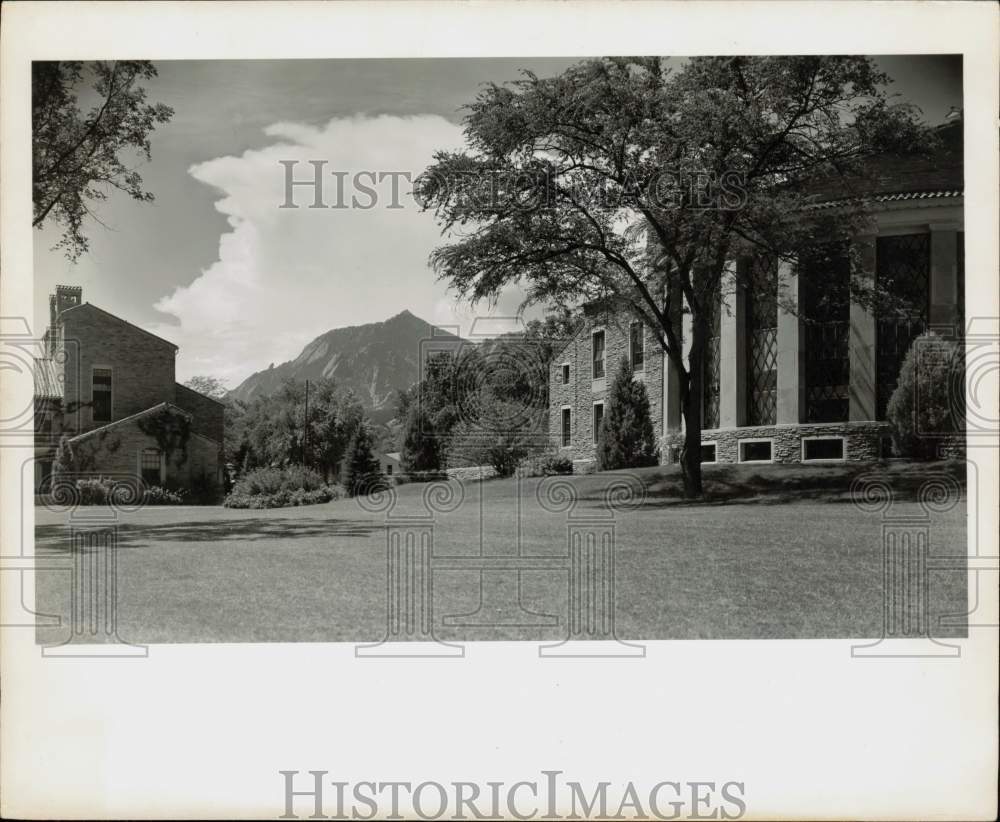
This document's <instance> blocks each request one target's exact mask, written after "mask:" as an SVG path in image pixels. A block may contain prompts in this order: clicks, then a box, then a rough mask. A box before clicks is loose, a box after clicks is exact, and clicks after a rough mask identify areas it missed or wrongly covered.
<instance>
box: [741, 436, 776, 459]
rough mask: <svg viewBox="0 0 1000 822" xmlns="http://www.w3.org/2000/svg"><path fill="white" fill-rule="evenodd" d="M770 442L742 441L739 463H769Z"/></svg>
mask: <svg viewBox="0 0 1000 822" xmlns="http://www.w3.org/2000/svg"><path fill="white" fill-rule="evenodd" d="M771 459H772V457H771V440H743V442H741V443H740V462H771Z"/></svg>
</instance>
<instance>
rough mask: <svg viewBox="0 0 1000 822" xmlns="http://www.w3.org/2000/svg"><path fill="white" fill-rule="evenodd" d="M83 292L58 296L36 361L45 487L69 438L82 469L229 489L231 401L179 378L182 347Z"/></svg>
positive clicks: (38, 475) (41, 485) (39, 481)
mask: <svg viewBox="0 0 1000 822" xmlns="http://www.w3.org/2000/svg"><path fill="white" fill-rule="evenodd" d="M82 296H83V294H82V289H81V288H79V287H76V286H65V285H60V286H57V288H56V293H55V294H52V295H51V296H50V297H49V312H50V325H49V329H48V331H47V332H46V338H45V354H46V356H44V357H41V358H37V359H36V360H35V418H36V423H35V425H36V441H35V485H36V490H39V491H44V490H45V485H46V482H47V480H48V477H49V476H50V475H51V473H52V464H53V460H54V459H55V455H56V450H57V447H58V445H59V442H60V440H62V439H63V438H66V440H67V442H68V444H69V448H70V450H71V452H72V454H73V463H74V465H73V471H74V473H77V474H86V475H92V476H102V475H105V476H110V475H114V476H119V477H120V476H122V475H131V476H138V477H141V478H142V480H143V481H144V482H145V483H146V484H147V485H158V486H170V487H179V488H190V487H192V485H196V484H199V483H201V484H202V485H203V486H204V485H205V484H209V485H214V486H219V485H220V484H221V481H222V443H223V432H224V425H225V422H224V410H225V409H224V406H223V404H222V403H220V402H219V401H218V400H215V399H213V398H211V397H207V396H205V395H204V394H200V393H199V392H197V391H193V390H192V389H190V388H187V387H185V386H183V385H179V384H178V383H177V382H176V381H175V376H174V372H175V360H176V357H177V350H178V349H177V346H176V345H174V344H173V343H172V342H169V341H167V340H165V339H163V338H162V337H158V336H156V335H155V334H151V333H150V332H148V331H145V330H143V329H142V328H139V327H138V326H136V325H133V324H132V323H130V322H127V321H126V320H123V319H121V318H120V317H116V316H114V315H113V314H109V313H108V312H106V311H104V310H102V309H100V308H98V307H97V306H94V305H91V304H90V303H84V302H82Z"/></svg>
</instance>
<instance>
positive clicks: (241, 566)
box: [36, 464, 966, 643]
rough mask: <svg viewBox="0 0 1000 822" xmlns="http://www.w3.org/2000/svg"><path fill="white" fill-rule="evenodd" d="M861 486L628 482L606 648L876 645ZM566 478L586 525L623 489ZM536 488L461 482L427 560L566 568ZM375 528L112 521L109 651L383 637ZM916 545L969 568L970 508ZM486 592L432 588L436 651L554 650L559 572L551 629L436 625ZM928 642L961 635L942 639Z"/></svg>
mask: <svg viewBox="0 0 1000 822" xmlns="http://www.w3.org/2000/svg"><path fill="white" fill-rule="evenodd" d="M872 470H873V469H872V468H871V467H864V466H845V465H830V466H806V467H786V466H760V467H756V466H755V467H750V466H709V467H707V468H706V491H707V501H705V502H700V503H697V504H692V503H689V502H685V501H684V500H683V499H682V498H681V497H680V496H679V479H678V477H677V475H676V469H672V468H666V469H664V468H655V469H644V470H642V471H637V472H634V477H635V478H636V482H637V483H641V485H642V487H643V489H644V493H645V495H646V496H645V499H644V500H642V501H641V502H640V503H639V504H636V505H633V506H632V507H629V508H627V509H622V510H617V511H616V512H615V513H614V518H615V528H616V549H617V565H616V569H617V570H616V572H617V586H616V594H617V608H616V615H617V632H618V635H619V636H620V637H621V638H623V639H706V638H712V639H723V638H843V637H878V636H880V635H881V632H882V612H883V600H882V524H883V523H882V516H883V515H882V514H881V513H878V512H864V511H862V510H860V509H858V508H857V507H856V506H854V505H852V504H851V502H850V501H849V494H848V493H847V489H848V488H849V487H850V484H851V480H852V478H853V477H854V476H856V475H858V474H860V473H864V472H870V471H872ZM877 470H879V471H880V472H881V476H882V477H883V478H884V479H885V481H886V482H887V483H888V484H889V485H890V486H891V487H892V488H893V490H894V493H895V501H894V503H893V508H892V511H891V513H892V516H893V517H896V516H905V515H920V514H921V513H922V511H923V509H922V508H921V505H920V503H919V501H918V500H917V497H918V489H919V487H920V485H921V484H922V483H923V482H924V481H925V480H926V479H927V476H928V472H933V473H937V474H940V473H941V472H944V473H945V474H946V475H947V476H949V477H952V478H953V479H954V480H955V483H960V482H961V481H962V473H961V467H960V466H956V465H954V464H952V465H944V466H942V465H937V466H933V467H928V466H907V465H902V464H901V465H896V466H889V467H883V468H881V469H877ZM565 479H567V480H568V482H569V483H570V485H571V487H572V489H573V493H575V495H576V497H577V504H576V507H575V509H574V510H573V514H574V516H576V515H580V516H587V515H604V514H607V511H608V509H607V507H606V505H605V502H604V493H605V491H606V489H607V487H608V485H609V483H611V482H614V481H616V480H621V479H622V477H621V475H620V474H616V473H607V474H594V475H589V476H581V477H570V478H565ZM540 482H542V480H539V479H524V480H515V479H510V480H492V481H488V482H484V483H466V484H464V485H463V486H462V488H463V490H464V500H462V502H461V504H459V505H457V507H456V508H455V510H453V511H451V512H448V513H439V514H436V515H435V517H434V551H435V554H442V555H452V556H468V555H476V554H478V553H480V552H482V553H483V554H511V553H517V552H518V550H520V551H521V553H522V554H526V555H531V556H547V555H560V554H564V553H565V547H566V539H567V514H566V512H565V511H553V510H547V509H546V508H544V507H543V506H542V504H541V503H540V502H539V488H538V486H539V483H540ZM548 482H549V483H551V482H552V480H549V481H548ZM953 484H954V483H953ZM452 485H453V486H455V485H457V483H452ZM427 488H428V486H424V485H416V484H414V485H403V486H398V487H397V488H396V489H395V490H396V495H397V499H396V505H395V507H394V508H393V510H392V512H391V516H392V517H393V518H394V519H395V518H406V517H413V516H417V515H420V514H421V513H423V512H424V511H425V509H424V502H423V499H424V497H423V495H424V493H425V491H426V490H427ZM543 490H544V486H543ZM385 516H386V515H385V513H380V512H371V511H366V510H364V509H363V508H362V507H361V506H360V505H358V504H357V502H356V501H353V500H338V501H336V502H332V503H328V504H325V505H317V506H308V507H304V508H286V509H276V510H266V511H248V510H230V509H225V508H221V507H160V508H147V509H143V510H140V511H137V512H135V513H131V514H123V515H122V516H121V523H120V525H119V548H120V551H119V573H118V577H119V597H118V619H119V635H120V636H121V637H122V638H123V639H125V640H128V641H131V642H139V643H163V642H294V641H374V640H377V639H379V638H381V637H382V635H383V633H384V631H385V598H386V597H385V585H386V557H385V543H386V537H385V533H386V532H385V522H386V519H385ZM929 533H930V550H931V553H932V554H947V555H963V554H964V553H965V550H966V549H965V504H964V498H963V499H962V500H961V501H960V502H959V504H957V505H955V506H954V507H952V508H951V509H950V510H944V511H938V512H937V513H933V514H932V515H931V516H930V520H929ZM67 545H68V542H67V524H66V515H65V514H62V515H59V514H56V513H54V512H51V511H48V510H46V509H44V508H41V507H39V508H36V551H37V553H38V554H39V555H41V556H48V557H57V558H58V557H64V556H66V555H67V550H68V548H67ZM491 579H492V578H491ZM516 579H517V577H516V574H514V572H507V573H502V574H500V575H499V577H497V587H496V588H495V589H493V590H495V591H496V592H499V593H500V594H501V595H504V596H510V597H516V595H515V594H514V593H513V590H514V589H515V586H516V584H517V583H516ZM479 581H480V576H479V574H478V572H476V571H473V570H460V571H440V572H436V573H435V575H434V607H435V621H436V623H437V625H436V628H435V632H436V634H437V636H438V637H439V638H441V639H445V640H447V639H453V640H458V639H466V640H480V639H559V638H562V637H564V636H565V633H566V628H565V613H566V608H567V593H566V592H567V577H566V573H565V571H561V570H543V571H530V572H525V573H522V574H521V585H522V590H521V602H522V604H523V605H524V607H525V608H526V609H528V610H529V611H534V612H540V613H544V614H549V615H552V616H553V617H555V618H557V620H558V624H556V625H521V626H518V627H495V626H494V627H489V628H479V627H462V628H459V627H454V626H448V625H444V624H441V618H442V617H443V616H445V615H449V614H462V613H467V612H470V611H474V610H476V607H477V605H478V602H479ZM505 586H506V587H505ZM69 588H70V586H69V574H67V573H60V572H44V573H39V574H38V575H37V581H36V607H37V610H38V611H40V612H42V613H47V614H56V615H61V616H62V617H63V618H64V626H63V627H59V628H44V629H42V628H40V629H39V631H38V640H39V641H40V642H44V643H55V642H59V641H61V640H63V639H64V638H65V637H66V636H67V635H68V628H67V627H65V626H66V624H67V623H66V619H65V618H66V617H67V616H68V615H69V613H70V596H69ZM508 601H510V602H513V601H514V599H510V600H508ZM929 602H930V606H929V611H930V615H931V617H932V619H933V618H935V617H936V616H939V615H942V614H959V613H964V612H965V610H966V575H965V574H964V573H962V572H940V573H934V574H932V575H931V579H930V595H929ZM487 610H488V609H487ZM486 616H488V614H486ZM531 621H532V620H530V619H529V620H528V622H531ZM932 624H933V625H936V624H937V622H936V619H933V622H932ZM934 634H935V635H937V636H948V635H951V636H956V635H964V631H963V630H958V631H957V632H956V629H954V628H952V629H950V632H949V631H946V630H938V629H935V630H934Z"/></svg>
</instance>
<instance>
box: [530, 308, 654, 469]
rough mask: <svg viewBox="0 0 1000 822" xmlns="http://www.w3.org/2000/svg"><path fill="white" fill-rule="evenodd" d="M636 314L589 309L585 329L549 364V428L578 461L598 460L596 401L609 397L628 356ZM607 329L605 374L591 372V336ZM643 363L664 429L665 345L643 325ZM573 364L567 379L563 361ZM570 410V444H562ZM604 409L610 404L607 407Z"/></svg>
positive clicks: (641, 373) (644, 376)
mask: <svg viewBox="0 0 1000 822" xmlns="http://www.w3.org/2000/svg"><path fill="white" fill-rule="evenodd" d="M632 321H633V317H632V316H631V315H630V314H628V313H626V312H622V313H619V314H609V313H603V312H602V313H599V314H588V315H586V316H585V318H584V322H583V323H582V325H581V327H580V329H579V330H578V331H577V333H576V335H575V336H574V337H573V339H572V340H570V342H569V343H568V344H567V345H566V347H565V348H564V349H563V350H562V351H561V352H558V353H557V354H556V355H555V357H554V358H553V360H552V363H551V365H550V366H549V433H550V435H551V440H552V442H553V444H554V445H556V446H557V447H558V448H559V453H560V454H563V455H565V456H569V457H570V458H571V459H574V460H593V459H594V458H595V456H596V447H595V442H594V439H595V437H594V403H595V402H605V403H606V402H607V393H608V389H609V388H610V386H611V383H612V381H613V380H614V377H615V373H616V372H617V371H618V367H619V364H620V363H621V360H622V359H623V358H628V356H629V325H630V323H631V322H632ZM601 328H603V329H604V371H605V376H604V378H603V379H597V380H594V379H592V377H591V356H592V354H591V336H592V334H593V332H594V331H596V330H598V329H601ZM643 339H644V343H645V344H644V349H645V356H644V363H643V368H642V370H641V371H636V379H640V380H642V381H643V382H644V383H645V384H646V391H647V393H648V394H649V410H650V415H651V416H652V418H653V430H654V431H657V432H660V431H662V430H663V356H664V355H663V349H662V347H661V346H660V345H659V343H658V342H657V341H656V339H655V337H654V335H653V332H652V331H651V330H650V329H649V328H646V327H645V326H644V327H643ZM566 363H568V364H569V383H568V384H563V381H562V373H563V365H564V364H566ZM567 405H568V406H569V407H570V411H571V431H572V435H571V443H570V445H569V446H568V447H563V445H562V409H563V407H564V406H567ZM605 413H607V407H606V406H605Z"/></svg>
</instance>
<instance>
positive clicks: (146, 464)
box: [141, 448, 160, 485]
mask: <svg viewBox="0 0 1000 822" xmlns="http://www.w3.org/2000/svg"><path fill="white" fill-rule="evenodd" d="M141 470H142V481H143V482H144V483H145V484H146V485H159V484H160V452H159V451H158V450H156V449H155V448H147V449H145V450H144V451H143V452H142V464H141Z"/></svg>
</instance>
